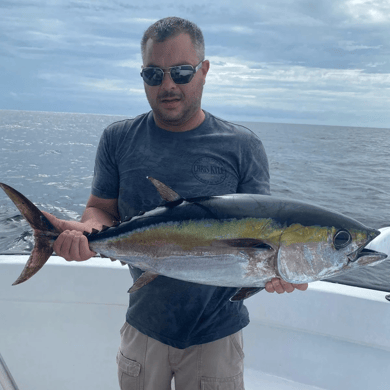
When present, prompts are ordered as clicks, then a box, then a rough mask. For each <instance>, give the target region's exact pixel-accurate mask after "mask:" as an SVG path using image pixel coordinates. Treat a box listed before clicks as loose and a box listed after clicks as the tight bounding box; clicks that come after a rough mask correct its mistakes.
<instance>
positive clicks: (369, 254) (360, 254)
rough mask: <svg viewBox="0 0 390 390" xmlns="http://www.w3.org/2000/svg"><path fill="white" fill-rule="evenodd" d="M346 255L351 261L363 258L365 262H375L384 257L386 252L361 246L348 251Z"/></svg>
mask: <svg viewBox="0 0 390 390" xmlns="http://www.w3.org/2000/svg"><path fill="white" fill-rule="evenodd" d="M347 257H348V260H349V261H350V262H352V263H354V262H356V261H357V260H359V259H362V260H365V261H366V262H367V263H375V262H377V261H380V260H384V259H386V258H387V254H386V253H382V252H377V251H374V250H372V249H367V248H365V247H362V248H359V249H357V250H356V251H354V252H352V253H350V254H349V255H348V256H347Z"/></svg>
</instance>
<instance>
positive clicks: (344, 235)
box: [333, 230, 352, 250]
mask: <svg viewBox="0 0 390 390" xmlns="http://www.w3.org/2000/svg"><path fill="white" fill-rule="evenodd" d="M351 241H352V237H351V234H350V233H349V232H347V231H346V230H339V231H338V232H337V233H336V234H335V235H334V237H333V244H334V247H335V248H336V249H337V250H338V249H342V248H345V247H346V246H347V245H349V243H350V242H351Z"/></svg>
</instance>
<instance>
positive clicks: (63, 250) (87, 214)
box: [43, 195, 119, 261]
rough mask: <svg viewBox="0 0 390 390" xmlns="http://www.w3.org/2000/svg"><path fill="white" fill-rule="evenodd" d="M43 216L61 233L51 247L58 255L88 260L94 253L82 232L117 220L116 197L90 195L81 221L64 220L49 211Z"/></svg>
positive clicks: (108, 224) (68, 259) (66, 258)
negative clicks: (103, 197) (107, 197)
mask: <svg viewBox="0 0 390 390" xmlns="http://www.w3.org/2000/svg"><path fill="white" fill-rule="evenodd" d="M43 213H44V214H45V217H47V219H48V220H49V221H50V222H51V223H52V224H53V225H54V226H55V227H57V228H58V229H59V230H60V231H62V233H61V234H60V235H59V236H58V238H57V239H56V241H55V242H54V245H53V249H54V251H55V252H56V254H57V255H58V256H62V257H63V258H64V259H65V260H67V261H72V260H75V261H84V260H88V259H89V258H91V257H92V256H94V255H95V254H96V253H95V252H92V251H91V250H90V249H89V246H88V240H87V237H85V236H84V235H83V232H84V231H86V232H91V231H92V229H93V228H94V229H98V230H100V229H101V228H102V226H103V225H106V226H112V225H113V224H114V222H116V221H119V213H118V199H102V198H98V197H96V196H94V195H91V196H90V197H89V199H88V202H87V206H86V208H85V211H84V213H83V215H82V217H81V222H76V221H64V220H62V219H58V218H56V217H54V216H53V215H51V214H49V213H45V212H43Z"/></svg>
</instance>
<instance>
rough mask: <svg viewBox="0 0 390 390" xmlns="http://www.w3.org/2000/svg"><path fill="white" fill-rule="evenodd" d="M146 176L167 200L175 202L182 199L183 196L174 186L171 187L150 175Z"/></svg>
mask: <svg viewBox="0 0 390 390" xmlns="http://www.w3.org/2000/svg"><path fill="white" fill-rule="evenodd" d="M146 178H147V179H149V180H150V181H151V182H152V184H153V185H154V186H155V187H156V189H157V191H158V193H159V194H160V196H161V198H162V199H163V200H165V201H166V202H174V201H176V200H179V199H182V197H181V196H180V195H179V194H178V193H177V192H175V191H173V190H172V188H169V187H168V186H167V185H165V184H164V183H161V181H159V180H157V179H154V178H153V177H150V176H147V177H146Z"/></svg>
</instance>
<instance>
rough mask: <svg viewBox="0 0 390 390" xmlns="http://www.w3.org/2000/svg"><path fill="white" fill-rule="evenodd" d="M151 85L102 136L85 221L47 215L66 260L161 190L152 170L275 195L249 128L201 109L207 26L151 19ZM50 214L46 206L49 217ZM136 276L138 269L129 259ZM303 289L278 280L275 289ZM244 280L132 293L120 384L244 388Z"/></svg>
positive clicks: (169, 282)
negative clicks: (134, 108) (141, 107)
mask: <svg viewBox="0 0 390 390" xmlns="http://www.w3.org/2000/svg"><path fill="white" fill-rule="evenodd" d="M141 49H142V59H143V67H142V68H143V69H142V72H141V75H142V77H143V80H144V86H145V92H146V96H147V99H148V101H149V104H150V106H151V108H152V111H151V112H149V113H147V114H143V115H140V116H138V117H136V118H134V119H132V120H126V121H121V122H117V123H114V124H112V125H111V126H109V127H108V128H107V129H106V130H105V131H104V133H103V135H102V138H101V140H100V143H99V147H98V151H97V156H96V163H95V173H94V179H93V184H92V194H91V196H90V198H89V200H88V203H87V206H86V210H85V212H84V214H83V216H82V219H81V222H69V221H59V220H56V219H55V218H54V217H49V218H50V220H51V221H52V222H53V224H57V225H59V226H60V228H62V229H67V230H66V231H64V232H63V233H62V234H61V235H60V236H59V237H58V239H57V240H56V242H55V244H54V250H55V251H56V253H57V254H58V255H60V256H63V257H64V258H65V259H66V260H68V261H71V260H76V261H82V260H87V259H88V258H90V257H91V256H93V255H94V254H95V253H94V252H91V251H90V250H89V247H88V242H87V239H86V237H85V236H83V235H82V233H81V232H82V231H84V230H87V231H91V230H92V228H95V229H100V228H101V227H102V225H108V226H110V225H112V224H113V222H114V221H118V220H123V219H126V218H129V217H132V216H134V215H136V214H138V213H139V211H142V210H143V211H147V210H151V209H153V208H155V207H157V206H158V205H159V204H160V202H161V198H160V197H159V195H158V193H157V191H156V189H155V188H154V187H153V186H152V185H151V183H150V182H149V181H148V180H146V176H153V177H155V178H156V179H158V180H160V181H162V182H163V183H165V184H167V185H168V186H170V187H171V188H173V189H174V190H175V191H176V192H178V193H179V194H180V195H181V196H183V197H184V198H191V197H197V196H208V195H222V194H227V193H236V192H240V193H262V194H269V174H268V162H267V157H266V155H265V151H264V148H263V145H262V143H261V141H260V140H259V139H258V138H257V137H256V136H255V135H254V134H253V133H252V132H251V131H250V130H248V129H246V128H244V127H242V126H238V125H234V124H232V123H229V122H226V121H223V120H221V119H218V118H216V117H214V116H212V115H211V114H209V113H208V112H206V111H203V110H202V109H201V97H202V92H203V85H204V84H205V82H206V76H207V72H208V70H209V66H210V64H209V61H207V60H205V59H204V41H203V36H202V33H201V31H200V30H199V28H198V27H197V26H196V25H194V24H193V23H191V22H189V21H186V20H183V19H180V18H165V19H162V20H159V21H158V22H156V23H155V24H153V25H152V26H150V27H149V29H148V30H147V31H146V32H145V34H144V37H143V39H142V41H141ZM46 215H47V214H46ZM130 271H131V274H132V276H133V279H134V280H136V279H137V278H138V277H139V276H140V275H141V273H142V271H141V270H139V269H136V268H133V267H130ZM294 288H298V289H301V290H305V289H306V288H307V284H304V285H291V284H289V283H286V282H284V281H282V280H279V279H274V280H272V281H270V282H268V283H267V286H266V290H267V291H268V292H274V291H276V292H278V293H282V292H285V291H287V292H292V291H293V290H294ZM236 291H237V289H234V288H224V287H214V286H205V285H198V284H194V283H187V282H184V281H179V280H175V279H170V278H167V277H164V276H159V277H158V278H157V279H155V280H154V281H153V282H151V283H149V284H147V285H146V286H144V287H143V288H141V289H140V290H139V291H137V292H135V293H133V294H131V296H130V305H129V309H128V311H127V315H126V322H125V324H124V326H123V327H122V329H121V346H120V350H119V352H118V355H117V362H118V377H119V383H120V388H121V389H123V390H133V389H134V390H135V389H145V390H168V389H170V383H171V379H172V376H173V375H174V376H175V385H176V389H178V390H183V389H188V390H195V389H201V388H208V389H217V388H219V389H225V388H229V389H230V388H231V389H243V388H244V385H243V356H244V355H243V352H242V348H243V342H242V331H241V330H242V328H244V327H245V326H246V325H247V324H248V323H249V317H248V312H247V309H246V307H245V306H244V305H243V303H242V301H241V302H230V301H229V298H230V297H231V296H232V295H234V294H235V292H236Z"/></svg>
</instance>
